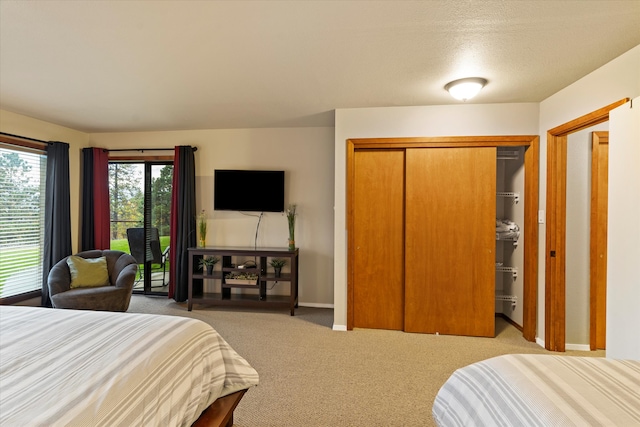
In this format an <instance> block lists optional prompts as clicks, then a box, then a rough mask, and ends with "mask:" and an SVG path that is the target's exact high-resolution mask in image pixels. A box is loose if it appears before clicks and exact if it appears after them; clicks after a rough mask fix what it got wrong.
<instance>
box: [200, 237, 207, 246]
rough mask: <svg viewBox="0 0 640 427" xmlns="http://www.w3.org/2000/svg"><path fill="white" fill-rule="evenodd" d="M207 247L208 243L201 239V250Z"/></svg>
mask: <svg viewBox="0 0 640 427" xmlns="http://www.w3.org/2000/svg"><path fill="white" fill-rule="evenodd" d="M205 246H207V244H206V241H205V239H204V238H201V239H200V247H201V248H204V247H205Z"/></svg>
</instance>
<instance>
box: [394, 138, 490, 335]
mask: <svg viewBox="0 0 640 427" xmlns="http://www.w3.org/2000/svg"><path fill="white" fill-rule="evenodd" d="M405 172H406V184H405V185H406V189H405V191H406V202H405V203H406V205H405V322H404V323H405V325H404V330H405V331H407V332H423V333H440V334H449V335H469V336H491V337H492V336H494V333H495V314H494V312H495V254H494V250H495V212H496V204H495V195H496V149H495V148H494V147H482V148H429V149H407V150H406V170H405Z"/></svg>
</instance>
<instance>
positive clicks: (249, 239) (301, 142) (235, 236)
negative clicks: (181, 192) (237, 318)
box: [90, 128, 334, 307]
mask: <svg viewBox="0 0 640 427" xmlns="http://www.w3.org/2000/svg"><path fill="white" fill-rule="evenodd" d="M90 137H91V145H92V146H96V147H105V148H109V149H117V148H145V147H154V148H163V147H173V146H175V145H192V146H196V147H198V151H196V154H195V160H196V208H197V209H198V211H200V210H201V209H204V210H205V211H206V214H207V216H208V218H209V219H208V227H207V233H208V235H207V245H210V246H214V245H220V246H247V247H253V245H254V238H255V233H256V225H257V217H255V216H249V215H243V214H242V213H239V212H218V211H214V210H213V172H214V170H215V169H263V170H284V171H285V181H286V183H285V187H286V188H285V203H286V204H289V203H296V204H297V205H298V218H297V221H296V235H295V237H296V246H297V247H298V248H300V280H299V301H300V303H301V304H302V305H310V306H319V307H323V306H331V305H332V304H333V299H334V298H333V209H332V206H333V176H334V170H333V157H334V153H333V150H334V146H333V128H287V129H233V130H190V131H170V132H127V133H102V134H91V135H90ZM157 153H158V154H163V153H162V152H157ZM121 154H124V153H121ZM126 154H133V155H135V153H126ZM164 154H165V155H166V153H164ZM238 191H240V192H243V193H245V194H246V197H251V192H252V191H260V183H256V185H255V187H253V188H238ZM287 238H288V228H287V219H286V216H284V214H281V213H269V212H267V213H265V215H264V217H263V219H262V221H261V224H260V229H259V235H258V240H257V244H258V246H262V247H282V248H285V247H286V246H287V244H288V242H287ZM278 286H285V285H278ZM274 292H279V290H278V289H274ZM282 292H284V290H282Z"/></svg>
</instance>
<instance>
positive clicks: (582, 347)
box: [564, 344, 591, 351]
mask: <svg viewBox="0 0 640 427" xmlns="http://www.w3.org/2000/svg"><path fill="white" fill-rule="evenodd" d="M564 349H565V350H575V351H591V346H590V345H589V344H565V345H564Z"/></svg>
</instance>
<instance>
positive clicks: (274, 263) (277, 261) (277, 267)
mask: <svg viewBox="0 0 640 427" xmlns="http://www.w3.org/2000/svg"><path fill="white" fill-rule="evenodd" d="M286 263H287V260H286V259H283V258H273V259H272V260H271V261H270V262H269V264H271V267H273V270H274V271H275V272H276V277H280V274H281V273H282V267H283V266H284V265H285V264H286Z"/></svg>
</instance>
